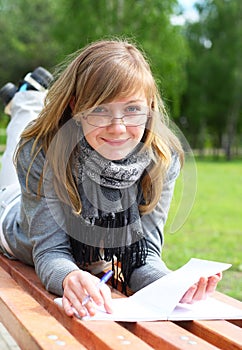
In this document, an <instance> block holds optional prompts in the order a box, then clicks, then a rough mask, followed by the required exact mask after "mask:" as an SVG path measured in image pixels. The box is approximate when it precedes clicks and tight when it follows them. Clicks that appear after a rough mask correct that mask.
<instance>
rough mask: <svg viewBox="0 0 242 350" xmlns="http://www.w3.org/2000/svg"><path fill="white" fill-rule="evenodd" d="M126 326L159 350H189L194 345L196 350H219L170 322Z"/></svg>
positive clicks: (140, 323) (139, 323)
mask: <svg viewBox="0 0 242 350" xmlns="http://www.w3.org/2000/svg"><path fill="white" fill-rule="evenodd" d="M125 326H126V327H127V328H128V329H129V330H130V331H132V332H133V333H134V334H136V335H137V336H138V337H139V338H141V339H145V340H146V342H147V343H148V344H150V345H151V346H152V347H153V348H154V349H157V350H158V349H162V350H166V349H167V350H168V349H169V350H173V349H174V350H175V349H179V350H187V349H188V348H190V347H191V346H192V345H196V347H195V348H196V350H215V349H219V348H217V347H215V346H213V345H211V344H209V343H208V342H206V341H204V340H203V339H201V338H199V337H197V336H196V335H194V334H191V333H190V332H188V331H186V330H185V329H183V328H181V327H179V326H177V325H176V324H175V323H173V322H169V321H159V322H138V323H129V324H128V323H127V324H126V325H125Z"/></svg>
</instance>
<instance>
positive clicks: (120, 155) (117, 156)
mask: <svg viewBox="0 0 242 350" xmlns="http://www.w3.org/2000/svg"><path fill="white" fill-rule="evenodd" d="M99 153H100V154H101V156H102V157H104V158H106V159H108V160H121V159H124V158H126V157H127V155H128V154H129V153H130V151H122V150H112V151H109V152H99Z"/></svg>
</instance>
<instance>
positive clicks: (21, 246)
mask: <svg viewBox="0 0 242 350" xmlns="http://www.w3.org/2000/svg"><path fill="white" fill-rule="evenodd" d="M31 147H32V142H28V143H27V144H26V145H25V147H24V148H23V150H22V151H21V153H20V156H19V160H18V166H17V170H18V177H19V182H20V185H21V199H20V202H19V203H17V204H16V205H14V206H13V207H12V208H11V210H10V211H9V213H8V215H7V216H6V218H5V220H4V222H3V232H4V235H5V239H6V241H7V243H8V245H9V247H10V249H11V250H12V252H13V253H14V255H15V257H16V258H17V259H19V260H21V261H23V262H25V263H26V264H29V265H34V267H35V270H36V273H37V275H38V276H39V278H40V279H41V281H42V283H43V284H44V286H45V288H46V289H47V290H48V291H50V292H52V293H54V294H57V295H60V296H61V295H62V294H63V286H62V283H63V280H64V278H65V277H66V275H67V274H68V273H70V272H71V271H73V270H77V269H78V267H77V265H76V264H75V261H74V258H73V256H72V252H71V246H70V242H69V236H68V234H67V233H66V231H65V215H64V213H63V209H62V206H61V204H60V202H59V200H58V198H57V196H56V195H55V193H54V191H50V192H52V193H48V194H46V193H45V196H41V198H37V184H38V181H39V178H40V175H41V171H42V167H43V164H44V161H45V157H44V154H43V152H41V153H39V155H38V157H37V158H36V161H35V162H34V164H33V166H32V168H31V172H30V174H29V188H28V190H27V188H26V183H25V182H26V173H27V169H28V167H29V162H30V159H31V154H30V153H31ZM179 171H180V163H179V159H178V157H177V156H176V155H174V156H173V159H172V164H171V166H170V169H169V171H168V173H167V177H166V181H165V183H164V186H163V191H162V195H161V198H160V201H159V203H158V205H157V206H156V208H155V209H154V210H153V212H152V213H151V214H148V215H144V216H143V217H142V224H143V230H144V233H145V236H146V237H147V243H148V256H147V259H146V264H145V265H144V266H141V267H139V268H137V269H135V270H134V272H133V273H132V275H131V279H130V288H131V289H132V290H133V291H137V290H139V289H141V288H142V287H144V286H146V285H147V284H149V283H151V282H153V281H155V280H156V279H158V278H160V277H162V276H164V275H165V274H167V273H169V269H168V268H167V267H166V265H165V263H164V262H163V261H162V259H161V251H162V245H163V228H164V225H165V222H166V219H167V215H168V211H169V207H170V202H171V199H172V195H173V190H174V184H175V180H176V178H177V176H178V175H179ZM51 187H52V186H50V187H48V188H51ZM47 196H48V198H47ZM50 202H51V203H52V208H53V207H54V215H53V211H52V212H50V209H49V203H50Z"/></svg>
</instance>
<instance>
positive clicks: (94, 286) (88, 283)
mask: <svg viewBox="0 0 242 350" xmlns="http://www.w3.org/2000/svg"><path fill="white" fill-rule="evenodd" d="M98 282H99V279H98V278H96V277H94V276H92V278H91V279H90V278H89V279H82V281H81V284H82V289H83V290H84V291H85V296H84V297H83V296H82V302H84V303H85V307H87V308H88V306H90V305H93V301H94V303H95V304H96V305H99V306H101V305H103V304H104V300H103V297H102V294H101V292H100V288H99V287H98ZM88 296H89V297H90V298H89V300H88V302H85V301H86V298H87V297H88Z"/></svg>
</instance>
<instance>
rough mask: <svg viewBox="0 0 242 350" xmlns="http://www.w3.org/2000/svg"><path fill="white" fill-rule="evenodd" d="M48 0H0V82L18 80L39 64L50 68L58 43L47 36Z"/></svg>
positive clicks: (51, 11) (50, 15) (50, 14)
mask: <svg viewBox="0 0 242 350" xmlns="http://www.w3.org/2000/svg"><path fill="white" fill-rule="evenodd" d="M54 4H55V2H54V1H51V0H44V1H43V0H35V1H31V0H18V1H16V0H7V1H6V0H0V23H1V24H0V28H1V41H0V49H1V56H0V67H1V68H0V72H1V74H0V83H1V86H2V85H3V84H5V83H6V82H7V81H9V80H10V81H13V82H14V83H16V84H17V83H18V81H19V79H20V78H22V77H23V76H24V75H25V74H26V73H28V72H29V71H31V70H33V69H34V68H36V67H37V66H39V65H42V66H45V67H46V68H47V69H50V68H51V67H52V66H53V63H54V64H55V63H56V62H53V57H55V56H56V52H57V51H58V46H57V44H56V42H55V41H53V40H52V37H51V35H50V28H51V22H52V19H53V18H54V14H55V5H54Z"/></svg>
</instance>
